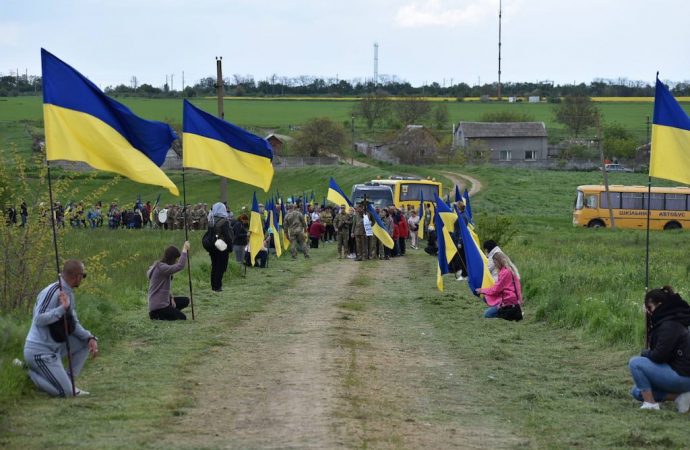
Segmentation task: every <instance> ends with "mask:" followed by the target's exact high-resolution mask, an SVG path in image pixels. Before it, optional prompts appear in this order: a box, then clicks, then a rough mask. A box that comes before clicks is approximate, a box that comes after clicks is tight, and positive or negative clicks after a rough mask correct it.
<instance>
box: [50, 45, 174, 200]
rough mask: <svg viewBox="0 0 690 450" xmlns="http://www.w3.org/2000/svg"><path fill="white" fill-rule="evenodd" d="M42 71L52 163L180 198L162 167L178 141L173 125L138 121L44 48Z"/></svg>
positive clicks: (120, 105) (128, 110)
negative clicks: (75, 165)
mask: <svg viewBox="0 0 690 450" xmlns="http://www.w3.org/2000/svg"><path fill="white" fill-rule="evenodd" d="M41 67H42V75H43V120H44V122H45V134H46V159H47V160H48V161H55V160H67V161H83V162H85V163H87V164H88V165H90V166H91V167H93V168H95V169H99V170H106V171H108V172H114V173H117V174H119V175H122V176H124V177H127V178H129V179H130V180H133V181H136V182H138V183H144V184H153V185H156V186H163V187H165V188H166V189H168V190H169V191H170V193H171V194H173V195H179V194H180V193H179V191H178V189H177V186H175V184H174V183H173V182H172V181H170V179H169V178H168V177H167V176H166V175H165V173H163V171H162V170H161V169H160V167H159V166H161V165H163V162H165V155H166V154H167V153H168V150H169V149H170V146H171V145H172V143H173V141H174V140H175V139H177V136H176V135H175V132H174V131H173V129H172V128H170V126H169V125H167V124H165V123H162V122H154V121H150V120H145V119H142V118H141V117H137V116H136V115H135V114H134V113H133V112H132V111H130V109H129V108H127V107H126V106H125V105H123V104H122V103H119V102H117V101H115V100H113V99H112V98H110V97H108V96H107V95H105V94H104V93H103V92H102V91H101V90H100V89H98V87H97V86H96V85H95V84H93V83H92V82H91V81H89V80H88V79H87V78H86V77H84V76H83V75H82V74H80V73H79V72H77V71H76V70H74V69H73V68H72V67H70V66H69V65H67V64H65V63H64V62H62V61H61V60H59V59H58V58H57V57H55V56H54V55H52V54H51V53H50V52H48V51H46V50H45V49H41Z"/></svg>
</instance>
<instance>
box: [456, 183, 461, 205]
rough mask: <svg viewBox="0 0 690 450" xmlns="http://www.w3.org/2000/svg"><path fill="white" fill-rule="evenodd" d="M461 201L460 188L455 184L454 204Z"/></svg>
mask: <svg viewBox="0 0 690 450" xmlns="http://www.w3.org/2000/svg"><path fill="white" fill-rule="evenodd" d="M460 200H462V195H460V186H458V185H457V184H456V185H455V203H457V202H459V201H460Z"/></svg>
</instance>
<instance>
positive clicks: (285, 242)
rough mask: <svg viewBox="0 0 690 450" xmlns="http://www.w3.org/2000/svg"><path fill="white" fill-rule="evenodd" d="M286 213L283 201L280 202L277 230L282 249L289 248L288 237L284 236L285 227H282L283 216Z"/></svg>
mask: <svg viewBox="0 0 690 450" xmlns="http://www.w3.org/2000/svg"><path fill="white" fill-rule="evenodd" d="M286 215H287V212H286V210H285V203H283V202H282V201H281V202H280V211H279V212H278V225H279V227H278V232H279V233H280V242H281V243H282V244H283V250H287V249H289V248H290V239H287V238H286V237H285V228H283V218H284V217H285V216H286Z"/></svg>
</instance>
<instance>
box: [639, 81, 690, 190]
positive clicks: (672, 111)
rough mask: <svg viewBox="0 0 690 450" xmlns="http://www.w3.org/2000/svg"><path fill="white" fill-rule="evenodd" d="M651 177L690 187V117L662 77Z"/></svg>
mask: <svg viewBox="0 0 690 450" xmlns="http://www.w3.org/2000/svg"><path fill="white" fill-rule="evenodd" d="M649 176H650V177H657V178H664V179H667V180H674V181H679V182H681V183H685V184H690V117H688V115H687V114H686V113H685V111H684V110H683V108H681V106H680V104H679V103H678V101H677V100H676V99H675V98H673V95H671V93H670V92H669V91H668V88H667V87H666V86H665V85H664V83H662V82H661V81H659V75H658V74H657V78H656V92H655V96H654V120H653V125H652V149H651V155H650V161H649Z"/></svg>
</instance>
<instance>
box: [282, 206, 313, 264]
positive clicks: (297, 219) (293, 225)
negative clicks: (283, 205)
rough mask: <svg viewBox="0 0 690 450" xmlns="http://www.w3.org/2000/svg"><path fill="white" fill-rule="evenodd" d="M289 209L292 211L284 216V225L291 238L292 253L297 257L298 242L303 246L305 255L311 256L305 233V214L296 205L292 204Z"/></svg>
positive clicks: (293, 256) (306, 256)
mask: <svg viewBox="0 0 690 450" xmlns="http://www.w3.org/2000/svg"><path fill="white" fill-rule="evenodd" d="M289 209H290V212H288V213H287V215H286V216H285V218H283V227H284V228H285V230H286V231H287V233H288V239H289V240H290V254H291V255H292V258H293V259H295V258H297V244H299V245H301V246H302V251H303V252H304V257H305V258H309V249H308V246H307V242H306V241H307V238H306V235H305V233H306V230H307V223H306V221H305V220H304V215H303V214H302V212H301V211H300V210H299V209H298V208H296V207H295V205H290V207H289Z"/></svg>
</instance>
